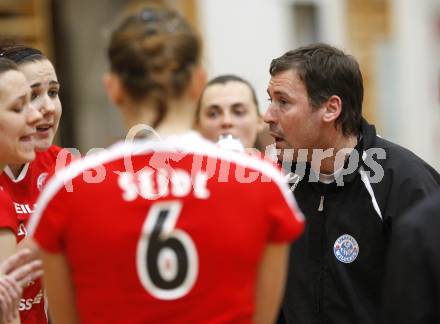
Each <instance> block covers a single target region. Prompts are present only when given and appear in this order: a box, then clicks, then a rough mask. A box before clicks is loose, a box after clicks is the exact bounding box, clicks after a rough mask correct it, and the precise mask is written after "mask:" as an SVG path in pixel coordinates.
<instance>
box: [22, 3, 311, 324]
mask: <svg viewBox="0 0 440 324" xmlns="http://www.w3.org/2000/svg"><path fill="white" fill-rule="evenodd" d="M200 49H201V44H200V42H199V38H198V37H197V35H196V34H195V33H194V32H193V30H192V29H191V28H190V27H189V25H188V24H187V22H186V21H185V20H184V19H183V18H182V17H181V16H179V15H178V14H177V13H175V12H173V11H170V10H168V9H164V8H161V7H148V8H145V9H144V10H142V11H139V12H137V13H135V14H132V15H129V16H128V17H126V18H125V19H124V20H123V21H122V22H121V23H120V24H119V26H118V28H117V29H116V30H115V31H114V32H113V34H112V37H111V41H110V47H109V50H108V56H109V60H110V66H111V72H110V73H108V74H107V75H106V77H105V85H106V88H107V91H108V94H109V97H110V98H111V100H112V101H113V102H114V103H115V104H116V105H117V106H118V107H119V109H120V110H121V112H122V115H123V117H124V119H125V123H126V126H127V128H131V127H133V126H136V125H138V124H139V123H147V124H149V125H153V126H154V127H156V130H157V132H158V134H159V135H160V136H161V137H162V140H157V139H152V140H151V139H148V138H144V139H138V140H137V141H135V142H133V143H120V144H116V145H115V146H113V147H111V148H110V149H109V150H107V151H105V152H101V153H99V154H97V155H95V156H90V157H87V158H85V159H83V160H82V161H78V162H74V163H72V164H71V165H70V167H68V168H66V169H65V170H63V171H61V172H58V173H57V174H56V176H55V177H53V178H52V179H51V180H49V182H48V183H47V185H46V186H45V188H44V190H43V192H42V194H41V196H40V199H39V200H38V202H37V207H36V211H35V212H34V214H33V215H32V218H31V221H30V224H29V232H30V233H31V235H32V237H33V238H34V240H35V241H36V243H37V244H38V245H39V247H40V249H41V251H42V257H43V264H44V271H45V284H46V291H47V294H48V298H49V303H50V311H51V315H52V319H53V322H54V323H65V324H66V323H67V324H69V323H79V322H83V323H208V322H209V323H251V322H254V323H270V322H272V321H273V320H274V319H275V316H276V313H277V311H278V307H279V302H280V299H281V295H282V289H283V286H284V277H285V271H286V262H287V246H288V243H289V242H290V241H292V240H293V239H295V238H297V237H298V235H299V234H300V233H301V231H302V228H303V221H302V215H301V213H300V212H299V211H298V210H297V209H296V207H295V201H294V199H293V197H292V195H291V193H290V192H289V191H288V189H287V186H286V185H285V183H284V181H283V177H282V176H281V175H280V173H279V171H278V170H276V169H275V168H274V167H273V166H272V165H270V164H269V163H267V162H264V161H261V160H259V159H254V158H252V157H249V156H247V155H245V154H241V153H237V152H232V151H226V150H219V149H218V148H217V147H216V146H215V145H213V144H212V143H211V142H209V141H206V140H204V139H203V138H202V137H201V136H200V135H199V134H198V133H196V132H194V131H191V130H190V128H191V126H192V124H193V116H194V114H195V110H196V102H197V100H198V98H199V95H200V93H201V91H202V89H203V86H204V83H205V72H204V70H203V69H202V68H201V66H200V63H199V61H200ZM176 122H177V123H178V125H179V126H178V127H176V124H177V123H176ZM217 162H219V163H217ZM220 164H221V165H223V166H227V169H226V173H225V172H222V171H224V170H219V169H217V168H216V165H220ZM98 165H101V166H103V167H104V168H105V170H106V176H105V178H104V180H103V181H102V182H101V183H87V182H86V181H85V180H84V177H83V176H82V174H83V172H84V171H88V170H90V169H93V168H94V167H96V166H98ZM249 174H252V175H253V176H255V179H254V181H252V183H250V182H249V181H246V180H249V179H244V175H249ZM225 177H227V178H225ZM65 180H67V181H70V180H72V184H73V187H74V190H73V192H68V191H67V190H66V189H65V188H64V181H65ZM241 180H243V181H241ZM263 197H264V198H263ZM268 200H269V201H270V204H267V201H268Z"/></svg>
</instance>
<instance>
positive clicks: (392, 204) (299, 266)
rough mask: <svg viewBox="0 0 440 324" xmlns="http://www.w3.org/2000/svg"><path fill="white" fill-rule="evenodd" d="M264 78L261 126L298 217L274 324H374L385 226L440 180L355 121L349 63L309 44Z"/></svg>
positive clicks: (357, 108) (358, 99) (358, 86)
mask: <svg viewBox="0 0 440 324" xmlns="http://www.w3.org/2000/svg"><path fill="white" fill-rule="evenodd" d="M270 74H271V79H270V82H269V86H268V94H269V97H270V101H271V103H270V105H269V108H268V110H267V112H266V114H265V116H264V119H265V122H266V123H268V124H269V127H270V133H271V135H272V137H273V138H274V140H275V144H276V148H277V152H278V159H279V160H280V162H281V163H283V166H284V167H285V168H287V169H288V171H292V174H291V176H290V177H289V179H290V180H291V182H292V187H291V189H292V191H294V194H295V198H296V200H297V202H298V205H299V207H300V209H301V210H302V211H303V213H304V215H305V217H306V229H305V232H304V234H303V236H302V237H301V239H299V240H298V241H297V242H295V243H294V244H293V245H292V247H291V251H290V261H289V277H288V281H287V285H286V293H285V298H284V303H283V307H282V312H281V317H280V322H281V323H283V322H286V323H295V324H311V323H334V324H353V323H356V324H364V323H365V324H373V323H378V322H379V318H380V307H381V294H382V277H383V273H384V268H385V266H384V265H385V257H386V252H387V246H388V241H389V237H390V233H391V226H392V223H393V222H394V221H395V219H396V218H398V217H399V216H400V215H401V214H402V213H403V212H404V211H406V210H407V209H408V208H409V207H411V206H413V205H415V204H416V203H417V202H418V201H420V200H421V199H422V198H424V197H426V196H428V195H430V194H431V193H432V192H434V191H435V190H436V188H438V187H439V184H440V176H439V174H438V173H437V172H436V171H435V170H434V169H433V168H431V167H430V166H429V165H428V164H426V163H425V162H424V161H423V160H421V159H420V158H418V157H417V156H416V155H415V154H413V153H411V152H410V151H408V150H406V149H404V148H402V147H400V146H398V145H396V144H393V143H391V142H389V141H387V140H385V139H382V138H380V137H378V136H377V135H376V130H375V127H374V126H373V125H370V124H369V123H368V122H367V121H366V120H365V119H363V118H362V100H363V91H364V90H363V81H362V74H361V71H360V69H359V65H358V63H357V61H356V60H355V59H354V58H353V57H352V56H349V55H346V54H345V53H344V52H342V51H340V50H338V49H336V48H334V47H332V46H329V45H326V44H312V45H310V46H306V47H301V48H298V49H296V50H294V51H289V52H287V53H285V54H284V55H282V56H281V57H279V58H276V59H274V60H273V61H272V63H271V65H270Z"/></svg>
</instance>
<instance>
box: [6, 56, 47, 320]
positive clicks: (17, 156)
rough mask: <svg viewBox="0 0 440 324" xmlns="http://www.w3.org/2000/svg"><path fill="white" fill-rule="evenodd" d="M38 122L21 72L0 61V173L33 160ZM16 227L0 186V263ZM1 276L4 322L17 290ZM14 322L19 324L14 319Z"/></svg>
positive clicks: (11, 311)
mask: <svg viewBox="0 0 440 324" xmlns="http://www.w3.org/2000/svg"><path fill="white" fill-rule="evenodd" d="M40 119H41V115H40V114H39V113H38V111H36V110H35V109H34V108H33V107H31V105H30V89H29V86H28V83H27V81H26V78H25V77H24V75H23V73H21V72H20V71H18V67H17V65H16V64H15V63H14V62H12V61H10V60H8V59H5V58H0V173H1V172H3V170H4V169H5V167H6V165H7V164H10V163H17V164H23V163H27V162H29V161H32V160H33V159H34V158H35V151H34V149H35V147H34V140H33V136H35V133H36V125H37V124H38V122H39V120H40ZM17 228H18V221H17V218H16V216H15V212H14V209H13V204H12V201H11V199H10V197H9V195H8V194H7V193H6V191H5V190H4V189H3V188H2V187H1V186H0V262H3V261H4V260H5V259H7V258H8V257H10V256H11V255H12V254H14V252H15V250H16V246H17V238H16V234H17ZM1 270H3V271H6V270H7V269H1ZM7 271H9V270H7ZM3 274H4V273H0V276H1V278H0V309H1V314H0V315H1V317H0V319H1V321H2V322H5V323H8V322H11V321H12V320H13V317H15V316H16V315H17V307H18V299H19V298H20V297H21V287H20V285H19V284H17V283H14V280H15V279H14V278H13V277H11V276H8V274H7V273H6V276H5V277H3ZM15 302H17V303H15ZM15 322H16V323H19V320H18V318H17V319H16V320H15Z"/></svg>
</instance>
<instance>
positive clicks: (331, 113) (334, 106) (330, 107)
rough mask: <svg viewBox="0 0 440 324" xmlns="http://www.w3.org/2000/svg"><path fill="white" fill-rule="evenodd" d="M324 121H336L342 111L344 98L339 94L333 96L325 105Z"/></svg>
mask: <svg viewBox="0 0 440 324" xmlns="http://www.w3.org/2000/svg"><path fill="white" fill-rule="evenodd" d="M323 108H324V114H323V117H322V118H323V121H325V122H327V123H330V122H334V121H336V119H338V117H339V116H340V115H341V112H342V100H341V98H339V96H336V95H333V96H331V97H330V98H329V99H328V100H327V101H326V102H325V103H324V105H323Z"/></svg>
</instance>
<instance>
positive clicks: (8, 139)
mask: <svg viewBox="0 0 440 324" xmlns="http://www.w3.org/2000/svg"><path fill="white" fill-rule="evenodd" d="M40 119H41V114H39V113H38V111H36V110H35V109H34V108H33V107H32V106H31V105H30V89H29V84H28V82H27V80H26V78H25V77H24V75H23V73H21V72H18V71H14V70H10V71H7V72H4V73H2V74H0V164H1V165H6V164H20V163H26V162H29V161H32V160H33V159H34V158H35V143H34V140H33V136H34V135H35V132H36V124H37V123H38V122H39V121H40Z"/></svg>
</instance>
